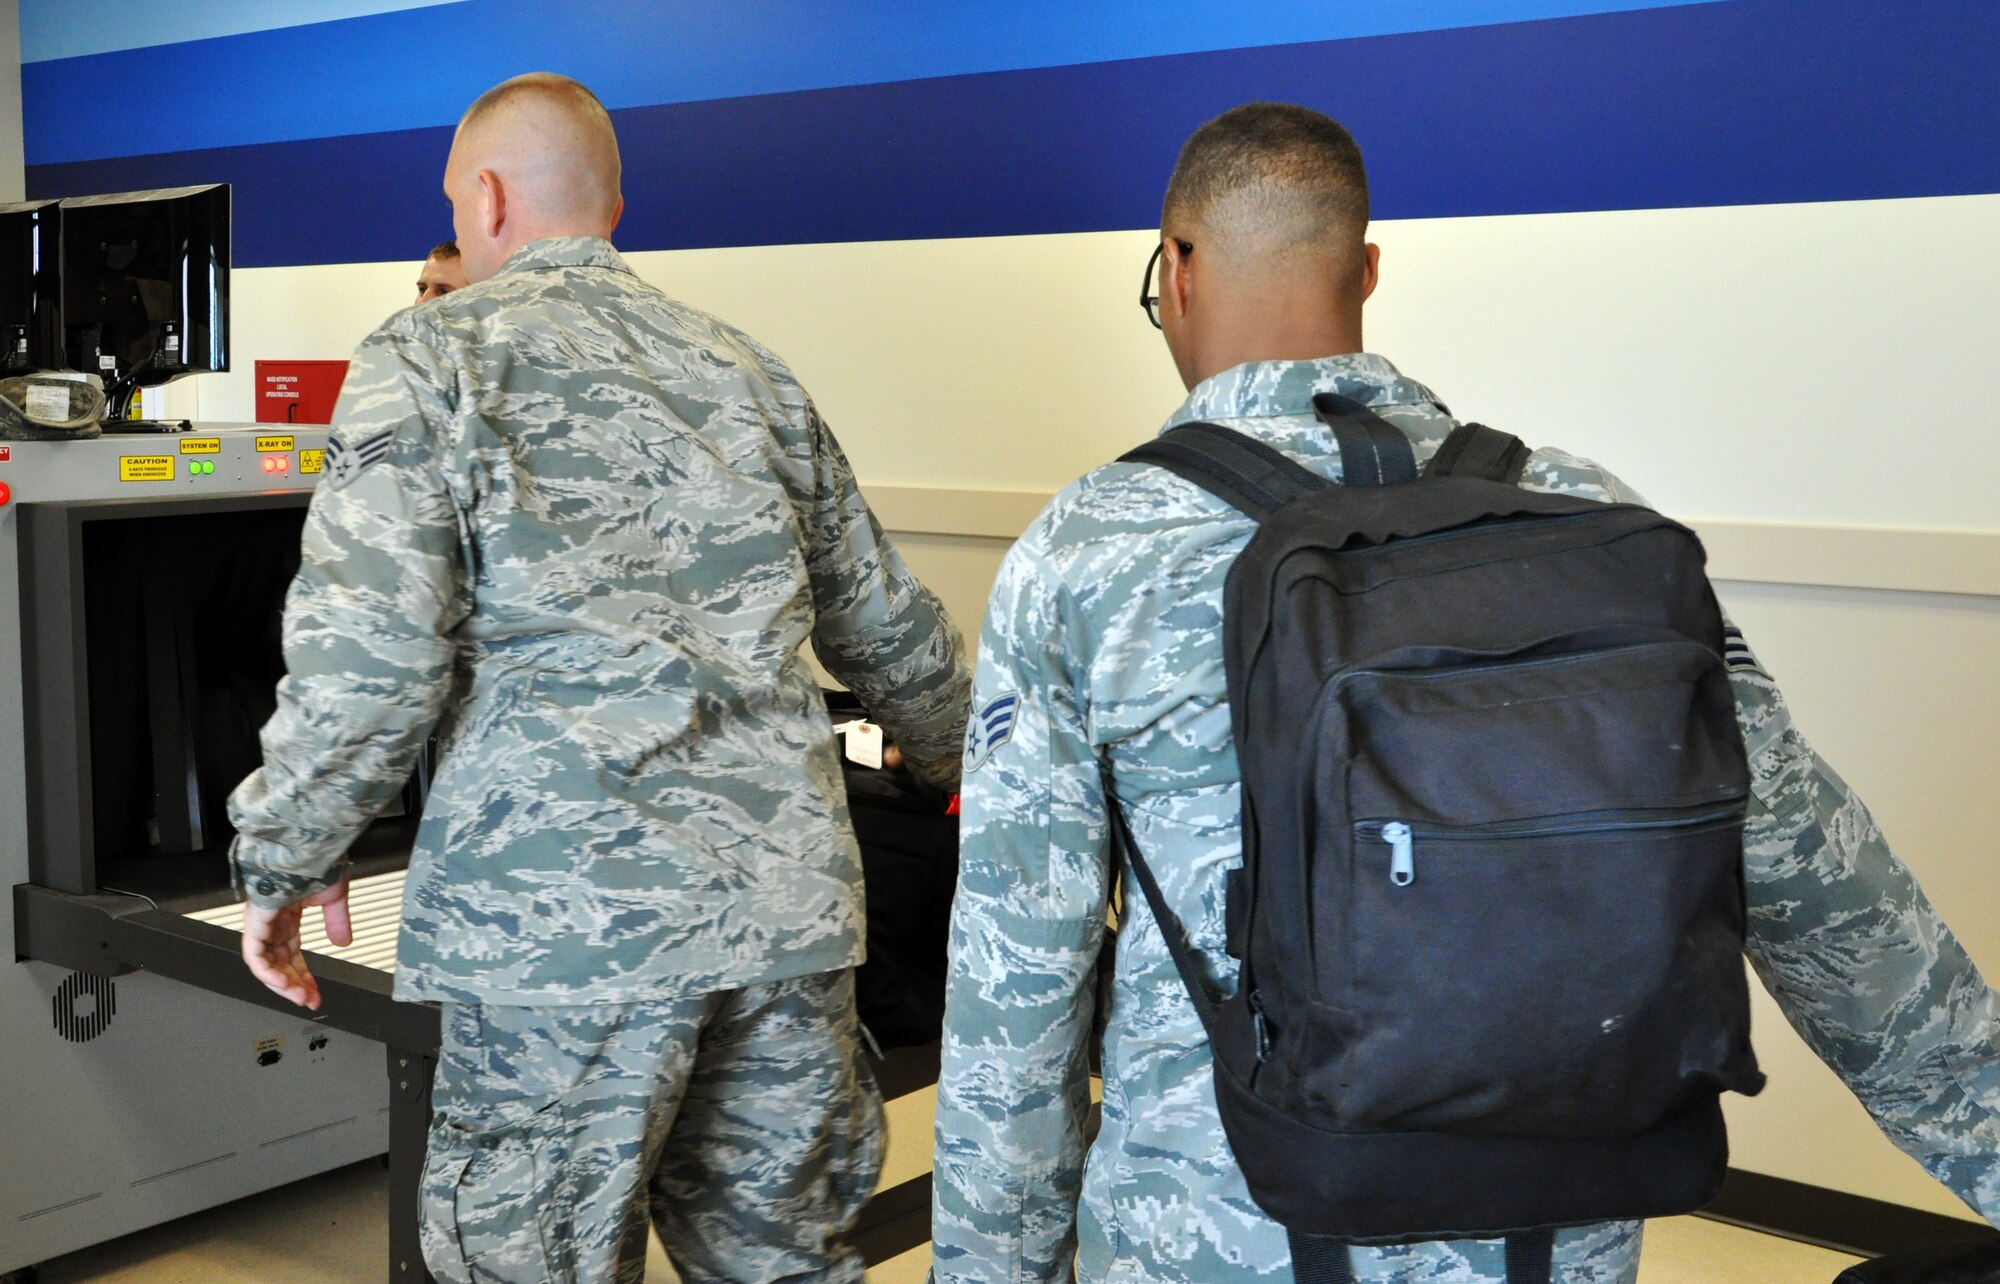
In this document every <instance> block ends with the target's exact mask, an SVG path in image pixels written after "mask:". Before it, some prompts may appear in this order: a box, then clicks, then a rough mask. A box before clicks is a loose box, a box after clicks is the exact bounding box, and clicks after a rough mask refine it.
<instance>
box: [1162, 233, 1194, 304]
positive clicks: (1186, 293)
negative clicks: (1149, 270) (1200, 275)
mask: <svg viewBox="0 0 2000 1284" xmlns="http://www.w3.org/2000/svg"><path fill="white" fill-rule="evenodd" d="M1169 299H1171V300H1172V304H1171V306H1172V308H1173V310H1174V315H1175V316H1177V317H1184V316H1186V315H1187V310H1188V304H1189V303H1190V302H1192V301H1193V299H1194V262H1193V256H1192V255H1188V254H1182V253H1181V243H1180V241H1179V240H1177V239H1176V238H1174V237H1171V236H1170V237H1168V238H1167V239H1166V243H1165V245H1164V246H1162V248H1161V250H1160V306H1161V307H1167V306H1169V304H1168V300H1169Z"/></svg>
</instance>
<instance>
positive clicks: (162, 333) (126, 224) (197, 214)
mask: <svg viewBox="0 0 2000 1284" xmlns="http://www.w3.org/2000/svg"><path fill="white" fill-rule="evenodd" d="M229 195H230V189H229V184H227V183H215V184H211V185H209V186H206V187H174V188H163V189H159V190H156V191H150V192H119V193H115V194H113V195H109V196H73V197H69V198H67V199H65V200H64V201H62V202H61V205H62V306H63V331H64V344H65V347H66V350H67V353H66V355H67V357H68V360H67V362H66V364H67V365H68V366H69V368H71V369H74V370H82V371H86V372H89V373H93V374H97V375H101V376H102V377H103V379H104V390H105V403H106V404H105V419H106V421H107V422H111V421H116V420H120V419H123V418H125V417H126V412H127V410H128V409H129V407H130V405H131V401H132V397H133V396H134V395H135V394H136V393H137V392H138V390H139V389H140V388H142V387H151V386H153V385H155V384H162V383H165V382H167V381H168V380H170V379H176V378H178V377H180V376H181V375H184V374H192V373H196V372H205V371H212V370H227V369H228V368H229Z"/></svg>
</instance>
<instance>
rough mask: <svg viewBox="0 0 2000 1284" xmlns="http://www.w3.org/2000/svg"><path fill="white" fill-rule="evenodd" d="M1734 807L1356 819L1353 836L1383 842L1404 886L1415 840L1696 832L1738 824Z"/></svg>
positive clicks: (1410, 876)
mask: <svg viewBox="0 0 2000 1284" xmlns="http://www.w3.org/2000/svg"><path fill="white" fill-rule="evenodd" d="M1742 818H1743V807H1742V806H1741V805H1737V806H1734V807H1728V808H1723V809H1714V810H1709V811H1705V812H1701V813H1699V814H1697V815H1693V816H1656V815H1652V814H1651V813H1646V812H1640V813H1633V812H1588V813H1583V814H1580V815H1579V816H1578V817H1577V818H1576V819H1574V820H1569V821H1563V822H1561V823H1553V824H1551V823H1544V822H1542V821H1538V820H1537V821H1520V822H1512V823H1508V824H1500V825H1449V826H1446V825H1438V826H1426V827H1424V828H1422V829H1418V828H1416V827H1415V826H1413V825H1411V824H1410V823H1409V822H1408V821H1402V820H1358V821H1356V822H1354V836H1355V837H1356V838H1364V839H1370V840H1373V841H1375V842H1380V843H1385V844H1387V845H1388V848H1389V881H1390V882H1391V883H1392V884H1394V885H1395V886H1397V887H1408V886H1409V885H1410V884H1411V883H1414V882H1416V881H1417V839H1419V838H1421V839H1423V840H1424V841H1425V842H1427V843H1428V842H1443V843H1472V842H1481V841H1487V840H1491V839H1496V838H1499V839H1517V838H1563V837H1568V836H1570V835H1573V834H1608V833H1629V832H1632V831H1644V830H1659V829H1696V828H1700V827H1702V826H1704V825H1717V824H1721V823H1722V822H1724V821H1733V820H1741V819H1742Z"/></svg>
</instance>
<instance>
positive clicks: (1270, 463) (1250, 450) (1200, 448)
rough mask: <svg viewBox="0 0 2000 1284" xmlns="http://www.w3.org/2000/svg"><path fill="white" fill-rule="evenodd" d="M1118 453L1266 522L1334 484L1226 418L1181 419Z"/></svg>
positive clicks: (1123, 457)
mask: <svg viewBox="0 0 2000 1284" xmlns="http://www.w3.org/2000/svg"><path fill="white" fill-rule="evenodd" d="M1118 458H1119V459H1120V460H1122V461H1123V462H1126V463H1132V464H1156V465H1158V466H1159V467H1161V468H1164V469H1166V470H1167V471H1168V472H1170V473H1173V474H1175V475H1176V476H1179V477H1182V478H1185V479H1186V480H1188V481H1191V482H1193V483H1194V484H1195V485H1197V486H1199V487H1201V488H1202V489H1203V490H1205V491H1207V492H1209V493H1210V494H1211V495H1214V496H1215V497H1217V498H1218V499H1221V500H1223V501H1224V502H1225V503H1228V504H1232V505H1234V506H1235V507H1237V508H1239V509H1241V510H1243V511H1244V512H1245V513H1248V514H1249V515H1250V516H1252V517H1254V518H1256V519H1257V520H1258V522H1260V523H1261V522H1263V521H1264V520H1265V519H1266V518H1268V517H1269V516H1270V515H1271V514H1273V513H1275V512H1277V511H1278V510H1279V509H1281V508H1283V507H1284V506H1285V505H1287V504H1289V503H1291V502H1292V501H1293V500H1295V499H1302V498H1304V497H1305V496H1307V495H1310V494H1313V493H1314V492H1316V491H1322V490H1326V489H1327V488H1328V487H1330V486H1332V485H1333V483H1332V482H1329V481H1328V480H1327V479H1326V478H1324V477H1322V476H1320V475H1319V474H1318V473H1316V472H1314V471H1313V470H1312V469H1310V468H1307V467H1306V466H1305V465H1304V464H1301V463H1299V462H1298V461H1297V460H1294V459H1292V458H1290V457H1289V456H1287V455H1285V454H1283V453H1281V452H1279V451H1277V450H1274V449H1272V448H1271V447H1269V446H1267V445H1265V444H1264V443H1263V442H1261V441H1258V440H1257V439H1255V438H1254V437H1247V436H1245V435H1244V434H1242V433H1240V432H1236V431H1233V430H1232V429H1228V428H1224V427H1223V426H1222V425H1221V424H1210V423H1192V424H1181V425H1180V426H1178V427H1175V428H1170V429H1168V430H1167V431H1166V432H1163V433H1161V434H1160V435H1159V436H1158V437H1155V438H1154V439H1153V440H1151V441H1149V442H1147V443H1145V444H1144V445H1142V446H1135V447H1133V448H1132V449H1131V450H1128V451H1126V452H1125V453H1124V454H1122V455H1120V456H1119V457H1118Z"/></svg>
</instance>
